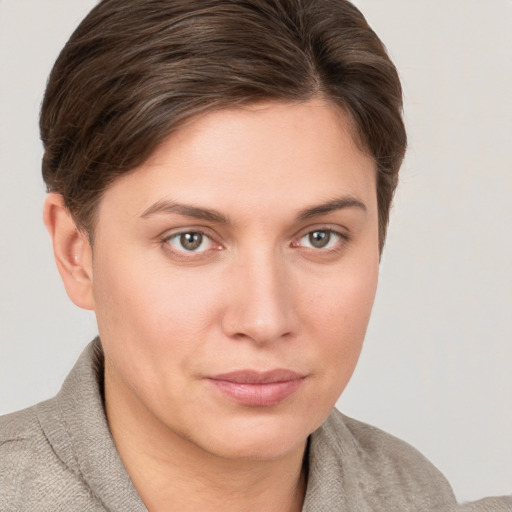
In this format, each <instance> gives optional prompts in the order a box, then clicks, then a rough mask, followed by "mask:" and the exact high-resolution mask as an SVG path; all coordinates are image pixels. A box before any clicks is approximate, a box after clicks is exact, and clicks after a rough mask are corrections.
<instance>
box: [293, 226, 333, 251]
mask: <svg viewBox="0 0 512 512" xmlns="http://www.w3.org/2000/svg"><path fill="white" fill-rule="evenodd" d="M342 238H343V237H342V235H341V234H340V233H337V232H336V231H333V230H332V229H315V230H314V231H310V232H309V233H306V234H305V235H304V236H302V237H301V238H300V239H299V240H298V241H297V242H296V244H294V245H296V246H300V247H308V248H310V249H332V248H334V247H336V246H337V245H339V244H340V242H341V240H342Z"/></svg>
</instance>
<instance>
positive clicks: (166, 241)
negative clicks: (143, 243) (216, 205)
mask: <svg viewBox="0 0 512 512" xmlns="http://www.w3.org/2000/svg"><path fill="white" fill-rule="evenodd" d="M314 233H327V234H328V236H329V240H328V242H327V244H326V245H329V244H331V239H332V237H333V236H334V237H335V238H336V239H337V240H336V241H335V242H334V244H333V245H334V246H333V247H332V246H331V247H325V248H324V247H307V246H304V245H301V244H300V241H301V240H303V239H304V238H306V237H311V236H312V235H313V234H314ZM187 235H199V236H200V237H201V245H203V243H204V241H205V240H208V241H209V242H208V243H209V246H210V247H208V248H207V249H205V250H202V251H196V250H187V249H185V248H184V247H183V246H182V247H181V248H178V247H175V246H173V245H172V244H171V241H173V240H178V243H180V239H181V238H182V237H184V236H187ZM349 241H350V237H349V236H348V235H347V234H345V233H340V232H339V231H336V230H335V229H332V228H326V227H319V228H316V229H310V230H309V231H307V232H306V233H303V234H301V235H300V236H298V237H296V238H294V239H293V241H292V242H291V244H290V246H291V247H294V248H299V247H303V248H304V249H305V250H307V251H313V252H314V253H317V254H320V253H323V254H333V253H336V252H338V251H340V250H341V249H342V248H343V247H344V246H345V245H346V244H347V243H348V242H349ZM161 242H162V245H163V246H164V248H165V250H166V251H168V252H170V253H172V254H173V255H174V256H175V257H178V258H183V259H185V258H187V259H191V258H199V257H201V256H202V255H204V254H205V253H207V252H209V251H221V250H222V249H223V247H222V245H221V244H219V243H218V242H216V241H215V240H214V238H213V237H212V236H211V235H209V234H208V233H205V232H204V231H203V230H201V229H190V230H184V231H179V232H176V233H172V234H170V235H167V236H165V237H163V238H162V241H161ZM180 245H181V244H180ZM201 245H200V246H201ZM200 246H199V247H200ZM212 246H213V247H212Z"/></svg>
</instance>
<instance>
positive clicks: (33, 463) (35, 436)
mask: <svg viewBox="0 0 512 512" xmlns="http://www.w3.org/2000/svg"><path fill="white" fill-rule="evenodd" d="M51 403H52V400H49V401H47V402H44V403H42V404H38V405H36V406H33V407H30V408H28V409H24V410H22V411H18V412H15V413H11V414H7V415H5V416H1V417H0V458H1V460H2V464H1V465H0V489H1V494H0V510H2V511H6V512H8V511H14V510H31V511H33V512H37V511H43V510H62V511H64V510H69V504H70V501H69V500H68V498H69V497H70V496H76V497H77V500H75V501H73V503H78V502H80V503H81V504H83V510H87V511H89V510H90V511H93V510H101V509H98V508H96V504H95V500H94V498H93V497H92V496H91V495H90V491H89V490H88V489H87V486H85V485H84V483H83V481H82V480H81V478H80V476H79V475H77V474H74V473H73V472H72V471H70V469H69V468H68V467H66V465H65V464H63V462H62V460H60V459H59V457H58V456H57V455H56V453H55V451H54V450H53V447H52V446H51V443H50V442H49V440H48V438H47V436H46V434H45V432H44V430H43V428H42V427H41V425H40V422H39V419H38V408H39V407H40V406H44V405H45V404H51Z"/></svg>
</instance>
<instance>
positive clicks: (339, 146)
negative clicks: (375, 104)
mask: <svg viewBox="0 0 512 512" xmlns="http://www.w3.org/2000/svg"><path fill="white" fill-rule="evenodd" d="M340 195H353V196H359V198H360V199H361V200H363V201H364V202H365V203H366V202H369V203H372V200H373V196H374V195H375V165H374V162H373V160H372V159H371V158H369V157H368V156H366V155H365V154H364V153H363V152H362V151H361V150H360V149H359V147H358V145H357V143H356V142H355V141H354V137H353V136H352V130H351V124H350V121H349V119H348V116H347V115H346V114H345V113H344V112H343V111H342V110H341V109H339V108H336V107H334V106H332V105H330V104H328V103H326V102H324V101H322V100H319V99H315V100H310V101H307V102H303V103H282V102H269V103H260V104H256V105H249V106H244V107H237V108H229V109H223V110H219V111H214V112H210V113H207V114H204V115H201V116H198V117H196V118H193V119H191V120H189V121H188V122H187V123H185V124H184V125H183V126H181V127H180V129H179V130H177V131H176V132H174V133H173V134H172V135H170V136H169V137H168V138H167V139H166V140H164V142H163V143H162V144H161V145H160V146H159V147H158V148H157V149H156V150H155V151H154V152H153V154H152V155H151V156H150V157H149V158H148V159H147V160H146V162H145V163H144V164H142V165H141V166H140V167H139V168H137V169H135V170H134V171H133V172H131V173H129V174H127V175H125V176H123V177H121V178H119V179H118V180H117V181H116V182H114V184H113V185H112V186H111V187H110V189H109V190H107V192H106V194H105V197H104V200H103V201H102V203H111V202H114V203H115V202H116V201H117V202H119V201H121V202H122V201H125V202H127V203H129V205H130V207H134V208H136V209H138V210H139V211H144V210H146V209H147V207H148V203H150V202H151V201H155V200H159V199H160V200H161V199H166V198H167V197H169V198H171V199H172V200H176V201H180V202H183V201H186V202H190V201H191V200H193V202H195V203H200V204H203V203H204V204H205V205H208V206H209V207H212V206H215V207H216V208H219V206H221V207H222V206H223V207H226V208H232V207H234V206H235V205H237V204H243V205H244V206H245V207H248V206H251V207H252V208H253V209H254V211H256V210H258V209H261V208H262V207H265V206H267V207H271V208H274V209H275V208H276V207H277V206H282V203H283V202H286V203H287V204H293V203H295V204H297V208H300V207H301V203H304V201H306V200H308V199H310V200H311V201H313V202H314V201H317V202H324V201H326V200H329V199H332V197H338V196H340ZM101 209H102V208H100V210H101Z"/></svg>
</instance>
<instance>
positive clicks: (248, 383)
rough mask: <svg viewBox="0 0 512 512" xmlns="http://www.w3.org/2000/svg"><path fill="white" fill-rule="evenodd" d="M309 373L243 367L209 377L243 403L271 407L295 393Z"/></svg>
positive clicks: (231, 396)
mask: <svg viewBox="0 0 512 512" xmlns="http://www.w3.org/2000/svg"><path fill="white" fill-rule="evenodd" d="M305 378H306V376H305V375H301V374H299V373H297V372H293V371H291V370H285V369H277V370H272V371H269V372H257V371H253V370H241V371H236V372H230V373H224V374H220V375H215V376H213V377H209V378H208V379H207V380H208V381H209V382H210V383H211V384H212V385H213V386H214V387H215V388H216V389H217V390H218V391H220V393H221V394H222V395H223V396H225V397H227V398H228V399H230V400H233V401H234V402H236V403H239V404H241V405H246V406H251V407H268V406H271V405H277V404H279V403H280V402H282V401H283V400H285V399H286V398H288V397H289V396H290V395H292V394H293V393H295V392H296V391H297V390H298V389H299V388H300V386H301V384H302V383H303V382H304V379H305Z"/></svg>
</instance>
